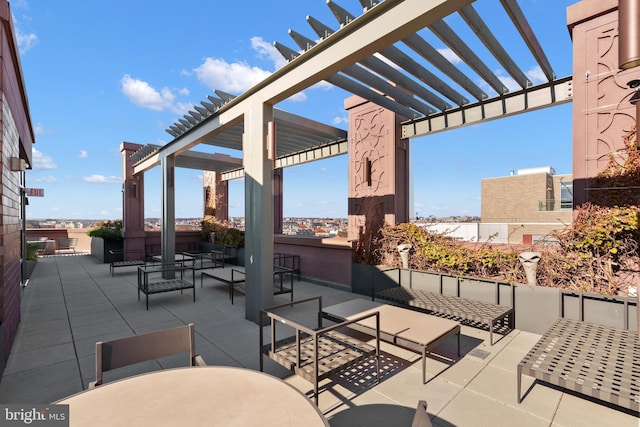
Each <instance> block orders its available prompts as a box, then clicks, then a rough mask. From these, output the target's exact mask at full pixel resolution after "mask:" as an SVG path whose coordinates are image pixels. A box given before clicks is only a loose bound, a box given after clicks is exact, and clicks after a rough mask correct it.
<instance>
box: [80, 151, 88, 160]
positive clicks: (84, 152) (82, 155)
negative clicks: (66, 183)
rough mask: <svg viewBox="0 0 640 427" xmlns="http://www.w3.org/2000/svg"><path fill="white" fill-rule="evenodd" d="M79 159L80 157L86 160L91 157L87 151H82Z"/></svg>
mask: <svg viewBox="0 0 640 427" xmlns="http://www.w3.org/2000/svg"><path fill="white" fill-rule="evenodd" d="M78 157H80V158H81V159H86V158H87V157H89V153H88V152H87V150H80V154H78Z"/></svg>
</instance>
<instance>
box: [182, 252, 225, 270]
mask: <svg viewBox="0 0 640 427" xmlns="http://www.w3.org/2000/svg"><path fill="white" fill-rule="evenodd" d="M182 254H183V255H185V256H187V257H191V258H192V259H193V268H194V269H196V270H207V269H209V268H224V259H225V255H224V252H219V251H213V250H212V251H209V252H183V253H182Z"/></svg>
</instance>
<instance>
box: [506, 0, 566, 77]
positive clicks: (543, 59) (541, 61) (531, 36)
mask: <svg viewBox="0 0 640 427" xmlns="http://www.w3.org/2000/svg"><path fill="white" fill-rule="evenodd" d="M500 3H502V6H503V7H504V10H505V11H506V12H507V14H508V15H509V17H510V18H511V21H513V24H514V25H515V26H516V28H517V29H518V32H519V33H520V35H521V36H522V39H523V40H524V42H525V43H526V44H527V47H528V48H529V50H530V51H531V54H532V55H533V57H534V58H535V59H536V61H537V62H538V65H540V68H541V69H542V72H543V73H544V75H545V76H547V79H549V81H553V80H555V78H556V74H555V73H554V72H553V69H552V68H551V64H550V63H549V60H548V59H547V55H546V54H545V53H544V50H543V49H542V46H540V43H539V42H538V38H537V37H536V35H535V33H534V32H533V30H532V29H531V26H530V25H529V22H528V21H527V18H526V17H525V16H524V13H522V9H520V6H519V5H518V2H516V0H500Z"/></svg>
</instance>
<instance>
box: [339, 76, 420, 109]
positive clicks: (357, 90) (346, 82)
mask: <svg viewBox="0 0 640 427" xmlns="http://www.w3.org/2000/svg"><path fill="white" fill-rule="evenodd" d="M327 81H328V82H329V83H331V84H333V85H335V86H338V87H339V88H341V89H344V90H346V91H347V92H351V93H353V94H354V95H358V96H360V97H362V98H364V99H368V100H369V101H371V102H374V103H375V104H377V105H379V106H381V107H383V108H386V109H388V110H391V111H393V112H395V113H397V114H399V115H401V116H403V117H406V118H408V119H413V118H416V117H419V116H421V115H422V114H418V113H416V112H415V111H413V110H412V109H410V108H407V107H405V106H403V105H400V104H398V103H397V102H393V101H392V100H390V99H389V98H387V97H386V96H383V95H380V94H379V93H376V92H374V91H372V90H370V89H369V88H366V87H365V86H362V85H360V84H358V83H356V82H355V81H353V80H351V79H349V78H347V77H344V76H343V75H341V74H334V75H333V76H331V77H329V78H328V79H327Z"/></svg>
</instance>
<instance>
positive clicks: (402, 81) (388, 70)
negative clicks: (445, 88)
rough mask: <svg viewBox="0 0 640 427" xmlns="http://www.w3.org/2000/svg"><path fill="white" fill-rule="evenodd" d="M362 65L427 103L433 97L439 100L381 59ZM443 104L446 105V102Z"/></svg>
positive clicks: (373, 59)
mask: <svg viewBox="0 0 640 427" xmlns="http://www.w3.org/2000/svg"><path fill="white" fill-rule="evenodd" d="M360 63H361V64H362V65H364V66H365V67H367V68H369V69H371V70H372V71H374V72H375V73H378V74H380V75H381V76H383V77H386V78H387V79H389V81H392V82H394V83H395V84H396V85H397V86H398V87H399V88H402V89H404V90H406V91H408V92H411V93H413V94H415V95H416V96H417V97H419V98H422V99H424V100H425V101H426V100H427V99H428V98H432V97H433V98H435V99H437V97H436V95H434V94H433V93H431V92H430V91H429V90H428V89H426V88H425V87H424V86H421V85H420V84H419V83H417V82H416V81H414V80H412V79H410V78H409V77H408V76H406V75H404V74H402V73H401V72H400V71H398V70H396V69H395V68H393V67H392V66H390V65H389V64H387V63H386V62H384V61H383V60H381V59H380V58H377V57H375V56H370V57H368V58H365V59H363V60H362V61H360ZM450 99H451V98H450ZM451 100H452V101H454V102H456V100H455V99H451ZM442 102H443V103H444V101H442Z"/></svg>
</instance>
